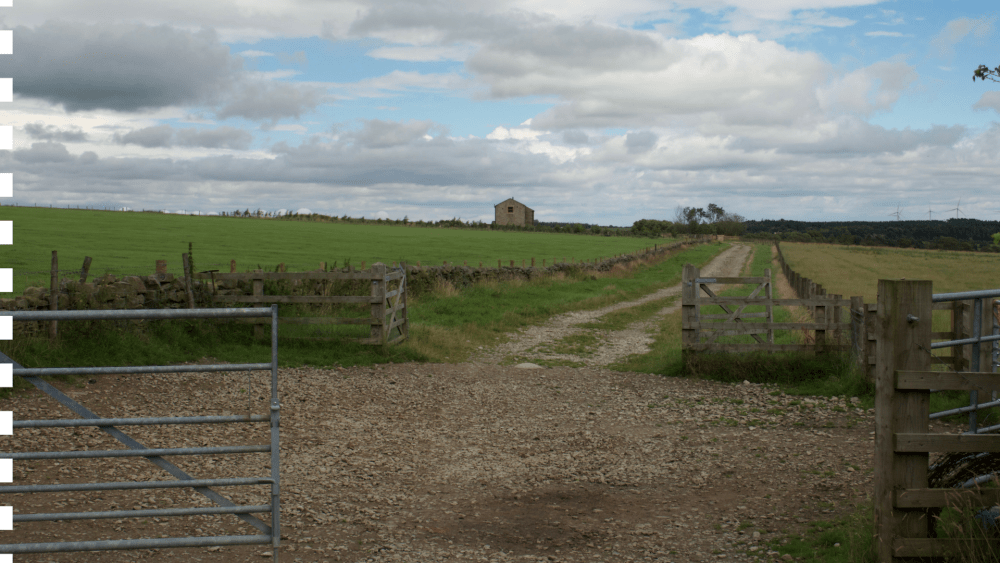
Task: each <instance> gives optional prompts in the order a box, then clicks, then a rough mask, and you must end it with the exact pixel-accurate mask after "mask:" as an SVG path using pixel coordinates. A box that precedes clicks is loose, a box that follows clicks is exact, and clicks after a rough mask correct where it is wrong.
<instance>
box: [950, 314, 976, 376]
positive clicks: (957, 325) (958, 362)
mask: <svg viewBox="0 0 1000 563" xmlns="http://www.w3.org/2000/svg"><path fill="white" fill-rule="evenodd" d="M968 308H969V306H968V305H967V304H966V303H965V301H952V302H951V331H952V333H953V339H954V340H964V339H966V338H968V337H969V332H971V331H969V330H966V328H967V327H966V325H969V326H971V324H972V323H970V322H968V321H969V319H968V318H967V317H971V315H968V314H967V312H968ZM967 350H972V347H971V346H969V347H968V348H966V347H965V346H952V347H951V356H952V358H951V362H952V365H951V369H953V370H954V371H965V366H966V365H967V363H966V359H965V358H966V356H967V355H968V354H967V352H966V351H967Z"/></svg>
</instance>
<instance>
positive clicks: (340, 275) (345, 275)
mask: <svg viewBox="0 0 1000 563" xmlns="http://www.w3.org/2000/svg"><path fill="white" fill-rule="evenodd" d="M193 277H194V278H196V279H211V278H212V276H211V275H210V274H194V276H193ZM215 279H216V281H223V280H230V281H232V280H236V281H239V280H247V281H249V280H268V281H278V280H370V279H375V276H374V275H373V274H372V273H371V272H370V271H361V272H294V273H292V272H260V273H257V272H243V273H235V274H224V273H217V274H215Z"/></svg>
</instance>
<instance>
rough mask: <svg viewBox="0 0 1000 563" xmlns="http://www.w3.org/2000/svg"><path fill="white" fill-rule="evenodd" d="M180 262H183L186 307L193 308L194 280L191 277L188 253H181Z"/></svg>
mask: <svg viewBox="0 0 1000 563" xmlns="http://www.w3.org/2000/svg"><path fill="white" fill-rule="evenodd" d="M181 262H184V283H185V284H186V285H187V296H188V308H189V309H194V288H193V287H192V286H193V285H194V282H193V281H192V280H193V278H192V277H191V273H192V272H191V261H190V254H181Z"/></svg>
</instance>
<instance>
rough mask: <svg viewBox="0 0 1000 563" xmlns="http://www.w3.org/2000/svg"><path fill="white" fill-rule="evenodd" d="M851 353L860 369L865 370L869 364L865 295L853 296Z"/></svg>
mask: <svg viewBox="0 0 1000 563" xmlns="http://www.w3.org/2000/svg"><path fill="white" fill-rule="evenodd" d="M850 313H851V353H852V354H853V355H854V363H855V364H856V365H857V367H858V369H860V370H863V371H867V370H865V366H866V364H868V359H867V358H868V338H867V336H868V335H867V333H866V332H865V301H864V297H861V296H852V297H851V311H850Z"/></svg>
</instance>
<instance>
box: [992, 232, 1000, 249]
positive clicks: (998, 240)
mask: <svg viewBox="0 0 1000 563" xmlns="http://www.w3.org/2000/svg"><path fill="white" fill-rule="evenodd" d="M990 236H991V237H993V244H995V245H997V246H1000V233H993V234H992V235H990Z"/></svg>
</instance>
